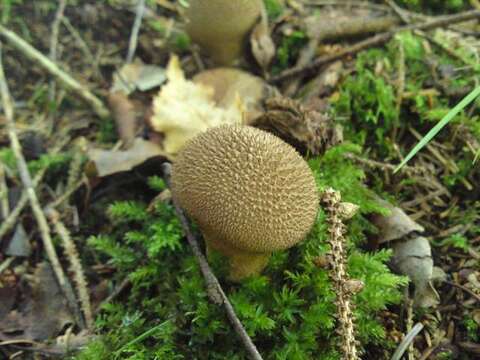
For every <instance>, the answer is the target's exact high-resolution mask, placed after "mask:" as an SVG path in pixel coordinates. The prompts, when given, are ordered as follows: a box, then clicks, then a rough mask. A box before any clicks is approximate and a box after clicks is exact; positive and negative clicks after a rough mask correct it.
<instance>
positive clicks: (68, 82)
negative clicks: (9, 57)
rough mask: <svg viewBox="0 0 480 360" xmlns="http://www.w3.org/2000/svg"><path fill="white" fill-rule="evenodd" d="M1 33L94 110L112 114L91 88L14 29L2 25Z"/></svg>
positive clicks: (101, 114) (108, 114)
mask: <svg viewBox="0 0 480 360" xmlns="http://www.w3.org/2000/svg"><path fill="white" fill-rule="evenodd" d="M0 35H2V36H3V37H4V38H5V39H6V40H7V41H8V42H9V43H10V44H11V45H13V46H14V47H16V48H17V49H18V50H20V51H21V52H22V53H23V54H24V55H25V56H27V57H28V58H30V59H31V60H33V61H35V62H37V63H38V64H40V65H41V66H43V67H44V68H45V69H46V70H47V71H48V72H50V73H51V74H52V75H54V76H56V77H57V78H58V80H60V81H61V82H62V83H63V84H64V85H65V86H66V87H67V88H69V89H71V90H73V91H75V92H77V93H78V94H79V95H80V97H82V98H83V99H84V100H85V101H86V102H88V103H89V104H90V105H91V106H92V109H93V111H94V112H95V113H96V114H97V115H98V116H99V117H100V118H102V119H104V118H107V117H109V116H110V111H109V110H108V109H107V108H106V107H105V105H104V104H103V102H102V101H101V100H100V99H99V98H97V97H96V96H95V95H93V94H92V93H91V92H90V90H89V89H87V88H86V87H85V86H83V85H82V84H80V83H79V82H78V81H77V80H75V79H74V78H73V77H72V76H70V75H69V74H67V73H66V72H65V71H63V70H62V69H60V67H59V66H58V65H57V64H56V63H54V62H52V61H51V60H50V59H49V58H48V57H46V56H45V55H43V54H42V53H41V52H40V51H38V50H37V49H35V48H34V47H33V46H31V45H30V44H29V43H27V42H26V41H25V40H23V39H22V38H20V37H19V36H18V35H17V34H15V33H14V32H13V31H10V30H8V29H7V28H5V27H4V26H3V25H0Z"/></svg>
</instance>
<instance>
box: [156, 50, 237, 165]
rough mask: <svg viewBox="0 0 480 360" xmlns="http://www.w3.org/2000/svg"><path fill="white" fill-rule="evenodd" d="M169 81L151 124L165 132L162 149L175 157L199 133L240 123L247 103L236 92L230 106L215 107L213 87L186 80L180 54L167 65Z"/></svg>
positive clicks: (159, 130) (157, 129)
mask: <svg viewBox="0 0 480 360" xmlns="http://www.w3.org/2000/svg"><path fill="white" fill-rule="evenodd" d="M167 78H168V83H167V84H166V85H164V86H163V87H162V89H161V90H160V93H159V94H158V95H157V96H156V97H155V98H154V100H153V114H152V116H151V118H150V126H151V127H152V129H153V130H155V131H156V132H159V133H161V134H163V136H164V140H163V149H164V151H165V152H166V153H167V154H169V155H170V156H174V155H175V154H176V153H177V152H178V151H179V150H180V149H182V147H183V146H184V145H185V143H186V142H187V141H188V140H189V139H191V138H193V137H194V136H195V135H197V134H198V133H201V132H203V131H205V130H207V129H208V128H210V127H214V126H218V125H222V124H241V123H243V117H244V115H243V114H244V105H243V102H242V101H241V100H240V97H239V96H238V95H237V97H236V100H235V101H234V103H233V104H231V106H229V107H227V108H220V107H218V106H216V104H215V101H214V99H213V98H214V90H213V89H212V88H211V87H209V86H205V85H203V84H198V83H194V82H192V81H190V80H187V79H185V75H184V73H183V71H182V69H181V67H180V62H179V60H178V57H176V56H172V58H171V59H170V62H169V64H168V67H167Z"/></svg>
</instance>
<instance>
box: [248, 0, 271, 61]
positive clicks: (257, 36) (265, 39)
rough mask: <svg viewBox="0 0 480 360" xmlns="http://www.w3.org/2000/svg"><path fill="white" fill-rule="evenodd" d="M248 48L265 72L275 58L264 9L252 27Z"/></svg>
mask: <svg viewBox="0 0 480 360" xmlns="http://www.w3.org/2000/svg"><path fill="white" fill-rule="evenodd" d="M250 46H251V47H252V54H253V57H254V58H255V60H256V61H257V63H258V65H260V67H261V68H262V70H263V71H266V70H267V69H268V66H269V65H270V63H271V62H272V59H273V57H274V56H275V44H274V42H273V40H272V37H271V36H270V29H269V28H268V16H267V12H266V10H265V7H263V9H262V16H261V17H260V20H259V22H258V23H257V25H255V26H254V28H253V30H252V33H251V34H250Z"/></svg>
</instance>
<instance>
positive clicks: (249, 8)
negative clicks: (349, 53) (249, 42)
mask: <svg viewBox="0 0 480 360" xmlns="http://www.w3.org/2000/svg"><path fill="white" fill-rule="evenodd" d="M262 6H263V4H262V0H190V2H189V6H188V8H187V9H186V12H185V16H186V20H187V21H186V30H187V32H188V34H189V35H190V37H191V38H192V40H193V41H194V42H196V43H198V44H199V45H201V46H202V47H204V48H205V49H207V50H208V51H209V52H211V55H212V56H213V57H214V58H218V59H217V60H219V61H220V62H221V63H228V62H229V61H230V60H231V59H229V58H228V57H229V55H230V54H228V55H227V54H215V52H218V51H221V50H219V49H221V47H227V48H228V47H230V46H232V43H239V45H238V48H240V43H242V42H243V41H244V38H245V36H246V35H247V34H248V32H249V30H250V29H252V27H253V25H254V24H255V22H256V21H257V20H258V18H259V17H260V14H261V9H262ZM234 48H235V47H234ZM236 55H237V54H231V56H232V57H233V56H236Z"/></svg>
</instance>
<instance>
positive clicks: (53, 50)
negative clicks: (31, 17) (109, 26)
mask: <svg viewBox="0 0 480 360" xmlns="http://www.w3.org/2000/svg"><path fill="white" fill-rule="evenodd" d="M66 5H67V2H66V0H59V1H58V9H57V12H56V14H55V19H54V20H53V24H52V36H51V37H50V54H49V56H50V60H52V61H53V62H56V61H57V45H58V32H59V28H60V22H61V21H62V18H63V13H64V12H65V7H66ZM48 90H49V94H48V96H49V99H50V101H53V100H54V99H55V81H53V80H52V81H51V82H50V88H49V89H48Z"/></svg>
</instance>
